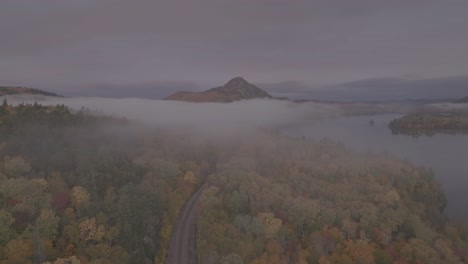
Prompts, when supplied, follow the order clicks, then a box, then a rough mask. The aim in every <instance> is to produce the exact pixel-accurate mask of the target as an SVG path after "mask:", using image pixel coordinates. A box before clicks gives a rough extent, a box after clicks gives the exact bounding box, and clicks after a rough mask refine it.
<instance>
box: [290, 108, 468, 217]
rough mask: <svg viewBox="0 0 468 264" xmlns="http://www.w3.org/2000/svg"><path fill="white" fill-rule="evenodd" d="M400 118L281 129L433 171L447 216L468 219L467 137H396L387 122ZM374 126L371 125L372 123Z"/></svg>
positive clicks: (348, 120)
mask: <svg viewBox="0 0 468 264" xmlns="http://www.w3.org/2000/svg"><path fill="white" fill-rule="evenodd" d="M399 116H400V115H377V116H352V117H341V118H336V119H327V120H322V121H318V122H311V123H310V124H305V125H302V126H300V127H297V126H296V127H294V128H286V129H283V130H282V133H285V134H286V135H289V136H294V137H305V138H308V139H315V140H320V139H322V138H329V139H334V140H337V141H341V142H343V143H344V144H345V145H347V146H348V147H351V148H353V149H355V150H357V151H369V150H370V151H373V152H378V153H381V152H387V153H389V154H391V155H392V156H395V157H397V158H400V159H405V160H408V161H411V162H412V163H413V164H416V165H422V166H424V167H427V168H431V169H432V170H433V172H434V173H435V178H436V180H438V181H439V182H440V183H441V185H442V187H443V189H444V191H445V195H446V197H447V200H448V205H447V208H446V214H447V215H448V216H450V217H455V218H463V219H468V135H466V134H458V135H453V134H436V135H434V136H432V137H427V136H420V137H411V136H406V135H394V134H392V132H391V131H390V130H389V129H388V123H389V122H390V121H391V120H393V119H395V118H397V117H399ZM371 119H372V120H374V125H373V126H371V125H370V120H371Z"/></svg>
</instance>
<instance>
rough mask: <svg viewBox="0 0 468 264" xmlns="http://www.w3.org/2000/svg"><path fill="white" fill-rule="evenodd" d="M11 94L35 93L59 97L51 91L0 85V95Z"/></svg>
mask: <svg viewBox="0 0 468 264" xmlns="http://www.w3.org/2000/svg"><path fill="white" fill-rule="evenodd" d="M13 94H35V95H43V96H54V97H61V96H60V95H58V94H56V93H52V92H47V91H43V90H39V89H35V88H26V87H11V86H0V96H4V95H13Z"/></svg>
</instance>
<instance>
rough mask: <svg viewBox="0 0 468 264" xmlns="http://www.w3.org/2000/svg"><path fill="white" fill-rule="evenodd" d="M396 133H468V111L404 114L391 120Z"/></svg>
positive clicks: (391, 126)
mask: <svg viewBox="0 0 468 264" xmlns="http://www.w3.org/2000/svg"><path fill="white" fill-rule="evenodd" d="M389 127H390V129H391V130H392V132H393V133H395V134H407V135H415V136H418V135H433V134H435V133H436V132H444V131H445V132H448V133H450V132H454V133H456V132H460V133H461V132H462V133H468V111H466V110H465V111H462V110H458V111H445V112H440V111H435V112H434V111H430V112H415V113H410V114H407V115H404V116H402V117H400V118H397V119H395V120H393V121H392V122H390V124H389Z"/></svg>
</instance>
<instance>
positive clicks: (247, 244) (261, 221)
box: [0, 102, 468, 264]
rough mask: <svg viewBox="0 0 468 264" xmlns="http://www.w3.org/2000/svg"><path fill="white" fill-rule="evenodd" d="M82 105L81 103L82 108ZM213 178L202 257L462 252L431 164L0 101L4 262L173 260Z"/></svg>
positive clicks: (414, 259) (455, 255) (0, 246)
mask: <svg viewBox="0 0 468 264" xmlns="http://www.w3.org/2000/svg"><path fill="white" fill-rule="evenodd" d="M77 109H79V108H77ZM202 184H205V185H206V189H205V190H204V193H203V196H202V202H201V204H200V206H201V210H200V212H201V213H200V216H199V220H198V235H197V248H198V258H199V263H394V262H396V263H463V262H465V261H466V260H467V257H468V256H467V255H466V252H468V246H467V245H468V244H467V239H468V236H467V234H468V226H467V225H466V223H465V224H461V225H454V224H453V223H451V222H450V221H448V219H447V218H446V217H445V216H444V214H443V209H444V206H445V203H446V201H445V197H444V194H443V192H442V191H441V188H440V186H439V184H438V183H437V182H435V181H434V179H433V177H432V174H431V172H430V171H428V170H426V169H424V168H419V167H415V166H413V165H411V164H409V163H407V162H404V161H400V160H396V159H393V158H390V157H388V156H382V155H368V154H356V153H354V152H352V151H351V150H349V149H347V148H346V147H345V146H343V145H342V144H340V143H336V142H333V141H330V140H323V141H319V142H316V141H306V140H299V139H290V138H286V137H283V136H279V135H277V134H276V133H275V132H273V131H269V130H264V131H262V132H259V131H257V133H252V134H249V136H248V137H247V136H242V137H238V138H231V139H229V140H227V139H222V138H213V139H207V137H196V136H194V134H192V133H191V132H190V131H189V130H183V129H179V130H177V129H173V128H171V129H168V128H165V127H159V128H157V127H155V126H145V125H142V124H135V123H134V122H132V121H129V120H126V119H121V118H111V117H106V116H96V115H93V114H90V112H89V110H87V109H81V110H72V109H70V108H68V107H67V106H64V105H53V106H43V105H39V104H20V105H17V106H11V105H9V104H8V102H5V104H3V105H2V106H1V107H0V206H1V207H0V263H55V264H59V263H165V258H166V254H167V246H168V243H169V239H170V237H171V234H172V230H173V227H174V223H175V222H176V219H177V216H178V212H179V211H180V209H181V208H182V207H183V205H184V203H185V201H187V200H188V199H189V197H190V196H191V194H192V193H193V192H194V191H195V190H197V189H198V187H199V186H201V185H202Z"/></svg>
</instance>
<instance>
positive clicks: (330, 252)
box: [198, 138, 468, 264]
mask: <svg viewBox="0 0 468 264" xmlns="http://www.w3.org/2000/svg"><path fill="white" fill-rule="evenodd" d="M240 148H242V150H241V151H239V152H238V154H239V155H238V156H237V157H233V158H231V159H230V161H228V162H226V163H224V164H220V165H219V166H218V170H219V171H218V173H217V174H215V175H212V176H211V177H210V178H209V180H208V185H209V187H208V188H207V190H206V191H205V193H204V196H203V200H202V205H201V206H202V209H201V212H202V213H201V215H200V217H199V229H200V230H199V238H198V254H199V263H320V264H324V263H343V264H345V263H363V264H364V263H369V264H371V263H378V264H386V263H388V264H391V263H425V264H427V263H434V264H436V263H464V262H466V261H468V255H467V252H468V243H467V242H468V241H467V239H468V236H467V234H468V233H467V231H468V229H467V228H468V225H466V224H465V227H464V229H462V228H461V229H457V228H455V227H454V226H453V225H451V224H449V223H448V222H447V219H446V217H445V216H444V215H443V208H444V206H445V203H446V201H445V197H444V194H443V193H442V191H441V188H440V186H439V184H438V183H436V182H435V181H434V180H433V178H432V175H431V172H430V171H427V170H425V169H423V168H417V167H414V166H412V165H410V164H408V163H406V162H403V161H398V160H392V159H390V158H389V157H385V156H375V155H356V153H351V152H349V151H348V150H347V149H346V148H344V147H343V146H341V145H340V144H336V143H334V142H330V141H323V142H315V143H314V142H308V141H292V140H290V141H288V142H284V141H283V140H282V139H278V138H273V139H270V140H267V141H259V142H257V143H256V144H251V145H242V146H241V147H240Z"/></svg>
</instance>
